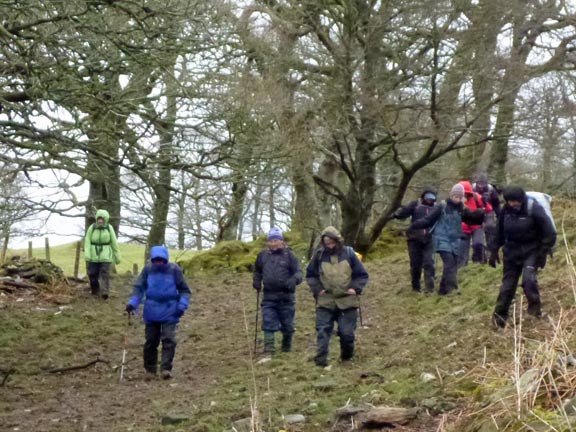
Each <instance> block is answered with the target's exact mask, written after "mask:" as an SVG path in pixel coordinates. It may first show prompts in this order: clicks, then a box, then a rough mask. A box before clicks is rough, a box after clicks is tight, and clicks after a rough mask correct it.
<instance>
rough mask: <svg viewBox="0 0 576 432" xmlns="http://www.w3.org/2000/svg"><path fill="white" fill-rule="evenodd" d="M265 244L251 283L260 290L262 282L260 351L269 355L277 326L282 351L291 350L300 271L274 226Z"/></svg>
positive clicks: (294, 258) (271, 351) (273, 347)
mask: <svg viewBox="0 0 576 432" xmlns="http://www.w3.org/2000/svg"><path fill="white" fill-rule="evenodd" d="M267 246H268V247H267V248H266V249H265V250H263V251H262V252H260V253H259V254H258V257H257V258H256V263H255V265H254V277H253V281H252V286H253V287H254V289H255V290H257V291H260V290H261V289H262V285H264V298H263V300H262V330H263V331H264V354H267V355H273V354H274V353H275V352H276V348H275V332H277V331H278V330H280V331H281V332H282V351H283V352H290V351H291V350H292V336H293V335H294V315H295V306H296V286H297V285H300V284H301V283H302V272H301V271H300V263H299V262H298V258H296V256H295V255H294V253H293V252H292V250H291V249H290V248H289V247H287V246H286V244H285V243H284V236H283V235H282V231H280V229H279V228H276V227H274V228H272V229H271V230H270V231H269V232H268V237H267Z"/></svg>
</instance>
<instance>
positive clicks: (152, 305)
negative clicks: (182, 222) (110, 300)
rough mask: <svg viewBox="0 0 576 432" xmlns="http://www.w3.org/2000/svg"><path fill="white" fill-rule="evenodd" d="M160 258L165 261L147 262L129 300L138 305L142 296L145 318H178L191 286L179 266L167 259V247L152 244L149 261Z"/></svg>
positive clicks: (158, 320) (187, 299)
mask: <svg viewBox="0 0 576 432" xmlns="http://www.w3.org/2000/svg"><path fill="white" fill-rule="evenodd" d="M158 258H160V259H162V260H164V261H165V262H163V263H158V262H150V263H148V264H146V266H145V267H144V269H143V270H142V272H141V273H140V275H139V276H138V279H137V280H136V283H135V284H134V292H133V294H132V297H130V300H129V301H128V304H131V305H132V306H134V309H138V305H139V304H140V302H141V301H142V300H143V299H144V322H146V323H150V322H161V323H175V322H178V321H179V320H180V317H181V316H182V315H183V314H184V312H185V311H186V309H188V305H189V303H190V294H191V293H190V288H188V284H187V283H186V280H185V279H184V275H183V274H182V269H180V267H178V266H177V265H176V264H173V263H171V262H168V249H166V248H165V247H164V246H153V247H152V249H151V251H150V261H152V260H155V259H158Z"/></svg>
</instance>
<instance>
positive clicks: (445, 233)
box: [410, 184, 484, 295]
mask: <svg viewBox="0 0 576 432" xmlns="http://www.w3.org/2000/svg"><path fill="white" fill-rule="evenodd" d="M463 199H464V187H463V186H462V185H461V184H455V185H454V186H453V187H452V189H451V190H450V196H449V198H448V200H446V202H445V203H441V204H439V205H437V206H436V207H434V209H433V210H432V212H431V213H430V214H429V215H428V216H426V217H424V218H422V219H419V220H417V221H413V222H412V223H411V224H410V229H413V230H416V229H423V228H431V230H432V240H433V243H434V250H435V251H436V252H438V253H439V254H440V258H442V263H443V265H444V268H443V271H442V279H441V280H440V287H439V290H438V294H440V295H445V294H449V293H450V292H452V291H455V290H458V254H459V253H460V238H461V237H462V222H466V223H468V224H471V225H479V224H481V223H482V222H483V220H484V209H478V210H475V211H472V210H470V209H469V208H468V207H466V206H464V204H462V201H463Z"/></svg>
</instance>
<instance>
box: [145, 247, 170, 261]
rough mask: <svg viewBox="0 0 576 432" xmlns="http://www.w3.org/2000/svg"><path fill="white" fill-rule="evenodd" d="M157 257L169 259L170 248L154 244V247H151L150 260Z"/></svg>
mask: <svg viewBox="0 0 576 432" xmlns="http://www.w3.org/2000/svg"><path fill="white" fill-rule="evenodd" d="M156 258H162V259H165V260H166V262H168V261H169V259H168V258H169V255H168V249H167V248H166V246H152V249H150V261H152V260H153V259H156Z"/></svg>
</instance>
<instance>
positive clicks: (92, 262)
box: [84, 209, 120, 300]
mask: <svg viewBox="0 0 576 432" xmlns="http://www.w3.org/2000/svg"><path fill="white" fill-rule="evenodd" d="M109 220H110V215H109V214H108V212H107V211H106V210H103V209H99V210H98V211H97V212H96V223H93V224H92V225H90V227H89V228H88V232H86V238H85V239H84V258H85V259H86V262H87V267H88V277H89V278H90V291H91V292H92V295H94V296H97V295H99V294H102V298H103V299H104V300H106V299H107V298H108V295H109V293H110V264H111V263H115V264H120V251H119V249H118V240H117V239H116V233H115V232H114V228H113V227H112V225H110V224H109V223H108V221H109Z"/></svg>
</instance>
